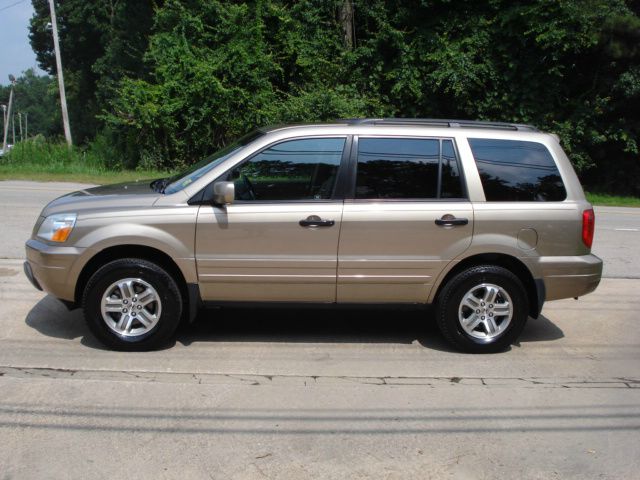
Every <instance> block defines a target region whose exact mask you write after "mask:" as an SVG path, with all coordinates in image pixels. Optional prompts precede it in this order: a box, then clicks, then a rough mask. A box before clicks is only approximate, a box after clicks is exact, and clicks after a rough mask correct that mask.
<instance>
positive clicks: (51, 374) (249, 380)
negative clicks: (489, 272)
mask: <svg viewBox="0 0 640 480" xmlns="http://www.w3.org/2000/svg"><path fill="white" fill-rule="evenodd" d="M0 377H11V378H46V379H61V380H97V381H111V382H113V381H116V382H151V383H153V382H155V383H185V384H196V385H246V386H265V385H275V386H277V385H286V386H302V387H308V386H322V385H335V384H343V385H348V384H353V385H367V386H378V387H394V386H396V387H397V386H415V387H431V388H433V387H438V386H444V385H449V386H479V387H509V388H513V387H522V388H625V389H634V388H640V379H637V378H627V377H608V378H587V377H585V378H581V377H567V378H552V377H549V378H545V377H459V376H453V377H403V376H396V377H391V376H379V377H375V376H371V377H366V376H355V375H354V376H350V375H335V376H332V375H277V374H275V375H274V374H270V375H264V374H244V373H200V372H144V371H124V370H88V369H87V370H78V369H64V368H51V367H18V366H0Z"/></svg>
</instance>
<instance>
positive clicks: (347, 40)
mask: <svg viewBox="0 0 640 480" xmlns="http://www.w3.org/2000/svg"><path fill="white" fill-rule="evenodd" d="M340 25H341V27H342V39H343V42H344V46H345V48H347V49H348V50H351V49H353V46H354V43H355V38H354V29H353V2H352V0H343V2H342V6H341V7H340Z"/></svg>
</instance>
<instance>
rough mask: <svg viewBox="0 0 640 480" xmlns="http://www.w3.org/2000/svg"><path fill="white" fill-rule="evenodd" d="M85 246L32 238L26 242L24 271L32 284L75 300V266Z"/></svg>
mask: <svg viewBox="0 0 640 480" xmlns="http://www.w3.org/2000/svg"><path fill="white" fill-rule="evenodd" d="M84 250H85V249H84V248H77V247H63V246H58V245H55V246H53V245H49V244H46V243H44V242H40V241H38V240H34V239H31V240H29V241H28V242H27V244H26V253H27V261H26V262H25V263H24V272H25V275H26V276H27V278H28V279H29V281H30V282H31V284H32V285H33V286H34V287H35V288H37V289H38V290H44V291H45V292H48V293H50V294H51V295H53V296H55V297H57V298H60V299H62V300H68V301H73V300H74V296H75V277H74V275H72V274H71V272H72V271H73V266H74V264H75V262H76V261H77V260H78V258H79V257H80V256H81V255H82V253H83V252H84Z"/></svg>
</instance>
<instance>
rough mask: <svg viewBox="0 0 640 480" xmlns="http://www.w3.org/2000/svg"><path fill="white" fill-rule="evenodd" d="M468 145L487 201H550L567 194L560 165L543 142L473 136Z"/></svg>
mask: <svg viewBox="0 0 640 480" xmlns="http://www.w3.org/2000/svg"><path fill="white" fill-rule="evenodd" d="M469 145H470V146H471V151H472V152H473V157H474V158H475V161H476V165H477V166H478V172H479V173H480V180H481V181H482V187H483V188H484V195H485V197H486V199H487V201H490V202H517V201H520V202H545V201H547V202H551V201H562V200H564V199H565V198H566V197H567V192H566V190H565V188H564V184H563V183H562V178H561V177H560V172H559V171H558V167H557V166H556V164H555V162H554V160H553V157H552V156H551V153H549V150H547V147H545V146H544V145H543V144H541V143H537V142H523V141H519V140H496V139H487V138H470V139H469Z"/></svg>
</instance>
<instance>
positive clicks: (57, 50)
mask: <svg viewBox="0 0 640 480" xmlns="http://www.w3.org/2000/svg"><path fill="white" fill-rule="evenodd" d="M49 10H51V30H52V31H53V48H54V50H55V53H56V70H57V73H58V89H59V90H60V105H61V107H62V123H63V124H64V136H65V138H66V139H67V145H69V146H71V145H72V144H73V142H72V141H71V127H70V126H69V113H68V112H67V95H66V93H65V90H64V75H63V73H62V59H61V58H60V42H59V41H58V22H57V20H56V6H55V5H54V3H53V0H49Z"/></svg>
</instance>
